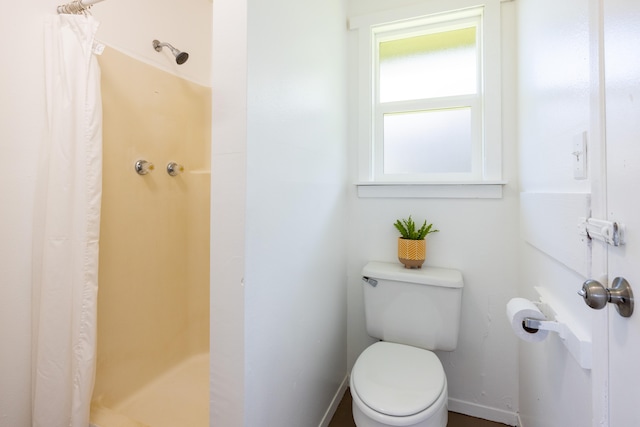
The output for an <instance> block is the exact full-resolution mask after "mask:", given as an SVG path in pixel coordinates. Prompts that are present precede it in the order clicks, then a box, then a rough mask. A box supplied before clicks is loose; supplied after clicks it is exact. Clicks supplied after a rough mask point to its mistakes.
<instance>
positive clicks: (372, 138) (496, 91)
mask: <svg viewBox="0 0 640 427" xmlns="http://www.w3.org/2000/svg"><path fill="white" fill-rule="evenodd" d="M478 11H480V13H481V18H480V19H481V24H479V27H478V33H477V39H476V43H477V45H478V54H479V55H480V58H479V64H478V65H479V67H480V70H479V72H478V75H479V76H481V77H480V78H481V79H482V81H480V82H478V94H479V99H477V100H476V103H477V104H479V107H480V108H477V107H478V105H476V108H475V110H476V114H475V115H474V114H473V113H472V117H473V119H472V120H476V121H479V122H481V124H480V126H481V127H482V131H481V132H480V133H479V134H478V135H477V137H479V138H481V139H482V140H481V141H480V144H476V145H475V146H476V147H478V148H477V149H476V152H474V153H473V154H472V155H473V158H474V159H475V164H474V170H473V173H471V174H462V175H460V174H448V173H447V174H428V175H426V174H425V175H424V176H423V174H417V175H399V174H398V175H397V176H393V175H387V176H385V175H384V174H382V173H381V172H382V170H381V168H382V165H381V155H380V151H381V146H380V138H376V135H380V132H381V131H382V129H381V128H380V126H381V125H380V123H381V120H382V117H383V116H381V115H380V114H381V112H382V111H388V109H387V107H390V108H392V107H398V105H395V106H392V105H389V106H385V107H382V108H381V107H380V106H379V105H377V103H378V93H377V90H378V82H377V79H378V76H377V68H378V67H377V64H375V63H374V60H376V59H377V57H378V55H377V48H378V43H377V34H380V33H383V34H385V35H389V36H390V37H392V36H393V34H394V32H395V33H396V34H397V32H403V33H405V34H409V32H410V31H411V30H408V29H410V28H416V29H418V30H421V31H424V28H427V27H428V26H435V27H439V28H446V25H448V24H447V23H451V25H452V26H455V25H456V23H457V22H458V23H459V22H460V21H461V20H465V19H470V18H472V17H473V16H477V15H478ZM349 29H351V30H358V82H359V83H358V84H359V87H358V104H357V105H358V107H357V108H358V117H359V125H358V140H359V143H358V181H359V184H361V185H363V186H369V188H370V187H371V185H376V184H379V185H382V186H388V185H396V184H397V185H401V184H409V185H416V184H425V185H430V184H431V185H437V186H442V185H445V186H446V185H449V184H454V185H458V186H459V185H461V184H469V185H477V184H489V185H493V184H504V182H502V142H501V134H502V130H501V102H502V98H501V75H500V74H501V61H500V43H501V40H500V0H486V1H482V2H478V1H472V0H434V1H430V2H428V4H421V5H417V6H410V7H404V8H399V9H394V10H390V11H384V12H379V13H375V14H372V15H365V16H359V17H354V18H350V20H349ZM440 31H442V30H440ZM476 96H478V95H476ZM455 98H456V97H450V99H449V101H450V102H451V105H455V104H456V103H457V104H461V103H462V102H461V101H463V100H464V99H463V98H465V96H462V97H461V98H459V99H457V100H456V99H455ZM466 101H469V99H466ZM399 103H407V106H410V105H409V104H412V103H413V106H416V105H417V104H416V103H414V102H413V101H399ZM430 103H431V104H432V105H436V104H437V102H435V103H434V102H433V100H431V101H428V102H425V103H424V104H423V105H429V104H430ZM385 104H392V103H385ZM394 104H395V103H394ZM457 106H461V105H457ZM478 110H480V111H481V113H478ZM376 115H377V116H376ZM376 119H378V120H376ZM475 125H477V123H476V124H474V126H475ZM500 193H501V189H500Z"/></svg>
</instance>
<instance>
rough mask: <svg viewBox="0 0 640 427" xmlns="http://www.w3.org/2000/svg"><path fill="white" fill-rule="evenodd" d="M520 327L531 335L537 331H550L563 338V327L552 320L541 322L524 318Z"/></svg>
mask: <svg viewBox="0 0 640 427" xmlns="http://www.w3.org/2000/svg"><path fill="white" fill-rule="evenodd" d="M522 327H523V328H524V330H525V331H527V332H529V333H531V334H535V333H536V332H538V331H551V332H557V333H558V335H560V337H561V338H563V334H564V325H562V324H561V323H558V322H556V321H554V320H541V319H534V318H532V317H525V318H524V320H522Z"/></svg>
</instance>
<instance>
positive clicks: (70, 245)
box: [32, 15, 102, 427]
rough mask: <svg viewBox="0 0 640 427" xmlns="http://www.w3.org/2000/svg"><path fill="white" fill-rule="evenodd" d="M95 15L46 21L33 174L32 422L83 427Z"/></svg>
mask: <svg viewBox="0 0 640 427" xmlns="http://www.w3.org/2000/svg"><path fill="white" fill-rule="evenodd" d="M97 28H98V22H97V21H96V20H95V19H94V18H93V17H92V16H89V15H54V16H50V17H47V19H46V22H45V34H44V35H45V70H44V71H45V87H46V106H47V111H46V124H47V132H46V137H45V140H44V141H43V144H42V148H41V153H40V154H41V158H40V163H39V176H38V177H37V180H38V182H37V188H38V190H37V194H36V210H35V211H36V217H35V224H34V259H33V283H32V286H33V318H32V321H33V323H32V328H33V331H32V332H33V335H32V336H33V342H32V425H33V426H36V427H40V426H42V427H51V426H71V427H87V426H88V424H89V407H90V402H91V394H92V390H93V382H94V373H95V355H96V317H97V316H96V306H97V293H98V282H97V281H98V240H99V233H100V200H101V191H102V189H101V186H102V105H101V97H100V70H99V66H98V63H97V60H96V58H95V57H94V53H93V51H94V49H96V46H95V42H94V35H95V33H96V30H97Z"/></svg>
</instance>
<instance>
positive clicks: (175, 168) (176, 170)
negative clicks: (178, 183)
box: [167, 162, 184, 176]
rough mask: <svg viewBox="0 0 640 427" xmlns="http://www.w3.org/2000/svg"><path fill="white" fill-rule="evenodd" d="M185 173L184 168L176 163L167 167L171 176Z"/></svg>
mask: <svg viewBox="0 0 640 427" xmlns="http://www.w3.org/2000/svg"><path fill="white" fill-rule="evenodd" d="M182 172H184V166H182V165H179V164H178V163H176V162H170V163H169V164H168V165H167V173H168V174H169V175H171V176H177V175H180V174H181V173H182Z"/></svg>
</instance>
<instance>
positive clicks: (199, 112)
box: [94, 48, 211, 406]
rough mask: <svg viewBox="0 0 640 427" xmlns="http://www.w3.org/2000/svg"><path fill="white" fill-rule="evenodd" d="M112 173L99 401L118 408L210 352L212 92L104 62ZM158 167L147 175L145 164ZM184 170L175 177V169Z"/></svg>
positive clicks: (109, 57)
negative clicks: (140, 163)
mask: <svg viewBox="0 0 640 427" xmlns="http://www.w3.org/2000/svg"><path fill="white" fill-rule="evenodd" d="M99 62H100V67H101V69H102V91H103V94H102V95H103V108H104V142H103V146H104V167H103V199H102V218H101V243H100V272H99V280H100V290H99V296H98V358H97V371H96V384H95V389H94V399H99V400H100V403H101V404H102V405H104V406H111V405H114V404H116V403H117V402H118V401H119V400H120V399H122V398H124V397H126V396H128V395H130V394H131V393H133V392H134V391H136V390H137V389H138V388H140V387H141V386H142V385H144V384H145V383H146V382H148V381H149V380H150V379H152V378H154V377H155V376H157V375H158V374H159V373H161V372H163V371H165V370H166V369H167V368H169V367H171V366H172V365H174V364H176V363H177V362H179V361H181V360H183V359H184V358H186V357H189V356H191V355H194V354H197V353H203V352H207V351H208V348H209V340H208V337H209V311H208V303H209V187H210V139H211V89H210V88H207V87H203V86H199V85H197V84H195V83H191V82H189V81H186V80H184V79H181V78H179V77H176V76H174V75H172V74H169V73H167V72H164V71H161V70H159V69H157V68H155V67H152V66H149V65H147V64H145V63H142V62H140V61H138V60H136V59H133V58H131V57H129V56H126V55H124V54H122V53H120V52H118V51H116V50H115V49H112V48H107V49H106V50H105V52H104V54H103V55H102V56H101V57H100V58H99ZM141 159H144V160H147V161H149V162H152V163H153V164H154V165H155V169H154V170H153V171H152V172H150V173H149V174H148V175H144V176H141V175H138V174H137V173H136V172H135V171H134V163H135V161H137V160H141ZM172 161H173V162H177V163H179V164H182V165H184V168H185V170H184V173H182V174H181V175H179V176H176V177H172V176H170V175H169V174H168V173H167V172H166V165H167V163H169V162H172Z"/></svg>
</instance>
